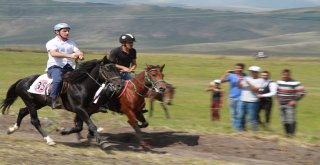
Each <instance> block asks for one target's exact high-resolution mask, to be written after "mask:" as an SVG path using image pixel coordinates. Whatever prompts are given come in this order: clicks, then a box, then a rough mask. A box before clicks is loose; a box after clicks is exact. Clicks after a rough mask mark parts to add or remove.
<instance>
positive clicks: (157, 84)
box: [145, 64, 166, 93]
mask: <svg viewBox="0 0 320 165" xmlns="http://www.w3.org/2000/svg"><path fill="white" fill-rule="evenodd" d="M164 66H165V65H164V64H163V65H162V66H159V65H156V66H155V65H147V66H146V69H145V80H146V85H148V86H151V88H152V90H154V91H155V92H158V93H163V92H164V91H165V90H166V82H165V81H164V80H163V74H162V71H163V68H164Z"/></svg>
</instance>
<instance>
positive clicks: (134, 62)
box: [130, 59, 137, 70]
mask: <svg viewBox="0 0 320 165" xmlns="http://www.w3.org/2000/svg"><path fill="white" fill-rule="evenodd" d="M136 68H137V60H136V59H133V60H132V62H131V67H130V69H131V70H135V69H136Z"/></svg>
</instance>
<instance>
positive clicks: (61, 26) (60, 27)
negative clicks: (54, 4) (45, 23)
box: [53, 23, 71, 31]
mask: <svg viewBox="0 0 320 165" xmlns="http://www.w3.org/2000/svg"><path fill="white" fill-rule="evenodd" d="M65 28H68V29H71V27H70V26H69V25H68V24H66V23H58V24H56V25H55V26H54V27H53V30H54V31H59V30H61V29H65Z"/></svg>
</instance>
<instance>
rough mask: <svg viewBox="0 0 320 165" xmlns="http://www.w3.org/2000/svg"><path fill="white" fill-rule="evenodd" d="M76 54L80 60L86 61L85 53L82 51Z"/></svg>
mask: <svg viewBox="0 0 320 165" xmlns="http://www.w3.org/2000/svg"><path fill="white" fill-rule="evenodd" d="M75 53H76V54H77V55H79V57H78V58H79V59H80V60H84V53H83V52H82V51H80V50H77V51H75Z"/></svg>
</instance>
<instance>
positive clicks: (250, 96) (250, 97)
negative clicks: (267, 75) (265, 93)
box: [240, 76, 264, 102]
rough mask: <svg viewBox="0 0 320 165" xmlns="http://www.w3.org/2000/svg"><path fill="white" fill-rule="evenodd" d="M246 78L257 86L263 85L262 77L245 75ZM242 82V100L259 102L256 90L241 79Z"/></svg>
mask: <svg viewBox="0 0 320 165" xmlns="http://www.w3.org/2000/svg"><path fill="white" fill-rule="evenodd" d="M245 79H246V80H248V81H249V83H250V84H251V85H253V86H255V87H257V88H261V87H262V85H263V82H264V80H263V79H262V78H256V79H253V78H252V77H249V76H248V77H245ZM240 83H241V84H242V91H241V96H240V100H241V101H246V102H257V101H259V99H258V97H257V95H256V93H255V92H253V91H252V90H251V88H250V87H249V85H248V83H247V82H246V81H244V80H243V81H241V82H240Z"/></svg>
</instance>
